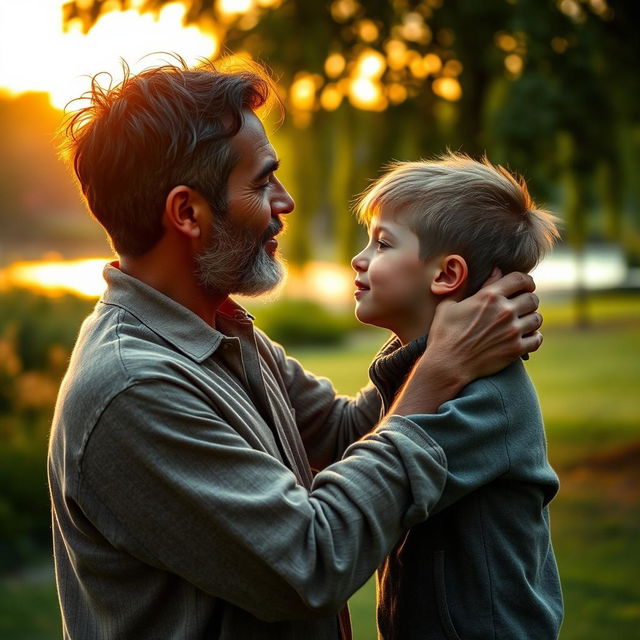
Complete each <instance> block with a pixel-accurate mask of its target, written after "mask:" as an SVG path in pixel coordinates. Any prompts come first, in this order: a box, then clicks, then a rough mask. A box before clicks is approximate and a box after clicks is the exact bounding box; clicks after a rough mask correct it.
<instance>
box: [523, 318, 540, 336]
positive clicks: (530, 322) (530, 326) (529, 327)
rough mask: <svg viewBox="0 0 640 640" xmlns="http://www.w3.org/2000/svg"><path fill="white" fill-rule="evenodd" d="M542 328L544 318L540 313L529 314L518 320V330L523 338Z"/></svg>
mask: <svg viewBox="0 0 640 640" xmlns="http://www.w3.org/2000/svg"><path fill="white" fill-rule="evenodd" d="M541 326H542V316H541V315H540V314H539V313H529V314H527V315H526V316H522V317H521V318H520V319H519V320H518V328H519V330H520V335H521V336H527V335H529V334H532V333H534V332H535V331H538V329H540V327H541Z"/></svg>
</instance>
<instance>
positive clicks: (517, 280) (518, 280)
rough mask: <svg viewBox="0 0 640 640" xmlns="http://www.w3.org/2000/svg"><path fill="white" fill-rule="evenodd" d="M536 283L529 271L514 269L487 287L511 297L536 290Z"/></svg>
mask: <svg viewBox="0 0 640 640" xmlns="http://www.w3.org/2000/svg"><path fill="white" fill-rule="evenodd" d="M535 288H536V284H535V282H534V281H533V278H532V277H531V276H530V275H529V274H527V273H520V272H519V271H513V272H511V273H508V274H507V275H506V276H503V277H502V278H500V279H499V280H496V281H495V282H493V283H491V284H490V285H487V289H491V290H492V291H494V292H495V293H497V294H498V295H501V296H504V297H505V298H510V297H511V296H513V295H515V294H517V293H520V292H524V291H534V290H535Z"/></svg>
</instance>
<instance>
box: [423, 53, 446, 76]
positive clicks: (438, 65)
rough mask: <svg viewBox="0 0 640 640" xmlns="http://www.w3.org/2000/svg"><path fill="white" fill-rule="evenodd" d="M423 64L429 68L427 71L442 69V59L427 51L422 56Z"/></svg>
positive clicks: (434, 71)
mask: <svg viewBox="0 0 640 640" xmlns="http://www.w3.org/2000/svg"><path fill="white" fill-rule="evenodd" d="M423 64H424V66H425V67H426V68H427V69H428V70H429V73H438V71H440V69H442V60H441V59H440V56H438V55H436V54H435V53H427V55H426V56H425V57H424V58H423Z"/></svg>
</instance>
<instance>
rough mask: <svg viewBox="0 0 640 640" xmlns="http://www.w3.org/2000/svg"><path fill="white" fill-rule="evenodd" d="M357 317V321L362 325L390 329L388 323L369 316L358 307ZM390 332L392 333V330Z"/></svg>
mask: <svg viewBox="0 0 640 640" xmlns="http://www.w3.org/2000/svg"><path fill="white" fill-rule="evenodd" d="M355 316H356V319H357V320H358V321H359V322H361V323H362V324H368V325H369V326H370V327H379V328H380V329H389V327H387V326H386V323H384V322H383V321H382V320H380V319H376V318H374V317H372V316H371V315H368V314H367V313H366V312H365V311H364V310H362V309H359V308H358V307H356V310H355ZM389 330H390V331H392V329H389Z"/></svg>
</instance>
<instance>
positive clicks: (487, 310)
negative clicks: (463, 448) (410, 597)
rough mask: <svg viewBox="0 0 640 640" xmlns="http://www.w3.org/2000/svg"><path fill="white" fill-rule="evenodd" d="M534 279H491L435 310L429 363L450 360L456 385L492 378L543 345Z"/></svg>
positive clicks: (515, 275)
mask: <svg viewBox="0 0 640 640" xmlns="http://www.w3.org/2000/svg"><path fill="white" fill-rule="evenodd" d="M534 290H535V283H534V281H533V278H532V277H531V276H529V275H526V274H523V273H510V274H508V275H506V276H504V277H500V274H499V272H497V273H494V274H492V276H491V278H489V280H488V281H487V282H486V283H485V284H484V286H483V287H482V289H480V291H478V293H476V294H475V295H473V296H470V297H469V298H466V299H465V300H462V301H461V302H455V301H453V300H443V301H442V302H441V303H440V304H439V305H438V307H437V309H436V313H435V317H434V320H433V324H432V325H431V331H430V332H429V343H428V346H427V355H426V356H425V357H428V358H429V361H430V362H431V363H432V364H433V363H434V359H435V361H436V362H440V361H444V360H448V361H449V363H450V366H449V367H447V369H451V370H452V371H455V370H457V376H458V377H460V382H461V383H462V384H463V386H464V384H467V383H468V382H471V381H472V380H475V379H476V378H480V377H482V376H486V375H490V374H492V373H496V372H498V371H500V370H501V369H503V368H504V367H506V366H507V365H508V364H510V363H511V362H513V361H514V360H515V359H516V358H518V357H520V356H522V355H524V354H528V353H530V352H532V351H535V350H536V349H538V348H539V347H540V345H541V344H542V334H541V333H540V332H539V331H538V329H539V328H540V326H541V325H542V316H541V315H540V314H539V313H537V311H536V310H537V308H538V304H539V300H538V296H536V294H535V293H533V291H534Z"/></svg>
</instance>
